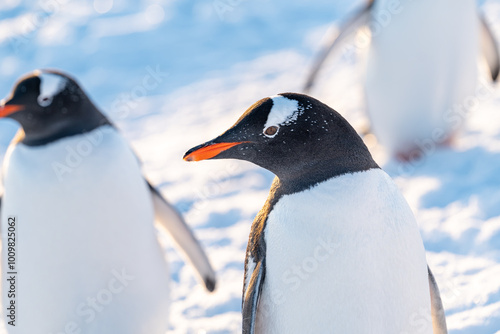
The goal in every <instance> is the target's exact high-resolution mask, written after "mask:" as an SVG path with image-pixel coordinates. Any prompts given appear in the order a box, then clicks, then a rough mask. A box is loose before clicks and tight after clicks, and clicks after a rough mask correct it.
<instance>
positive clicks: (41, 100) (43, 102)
mask: <svg viewBox="0 0 500 334" xmlns="http://www.w3.org/2000/svg"><path fill="white" fill-rule="evenodd" d="M51 103H52V97H49V96H43V97H42V96H38V104H39V105H40V106H41V107H46V106H48V105H50V104H51Z"/></svg>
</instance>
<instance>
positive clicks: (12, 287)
mask: <svg viewBox="0 0 500 334" xmlns="http://www.w3.org/2000/svg"><path fill="white" fill-rule="evenodd" d="M0 117H8V118H10V119H13V120H15V121H17V122H18V123H19V124H20V125H21V128H22V130H20V133H19V134H18V136H17V138H16V139H14V140H13V141H12V143H11V145H10V147H9V149H8V151H7V154H6V157H5V160H4V164H3V184H4V194H3V197H2V202H1V204H2V207H1V211H2V212H1V221H2V246H3V247H2V248H3V249H2V253H3V254H4V255H3V258H2V260H3V261H2V275H3V278H2V282H3V284H2V285H3V288H2V303H3V309H4V311H6V312H7V314H6V316H7V322H8V323H7V325H6V328H7V331H8V333H9V334H15V333H22V334H26V333H47V334H48V333H81V334H96V333H120V334H153V333H156V334H164V333H165V331H166V330H167V329H168V324H167V320H168V309H169V284H168V281H169V272H168V267H167V263H166V262H165V258H164V252H163V251H162V249H161V247H160V244H159V242H158V239H157V235H156V231H155V229H154V226H153V221H154V220H156V221H157V223H159V225H160V226H162V227H164V228H166V229H167V230H168V232H170V234H171V236H172V237H173V239H174V240H175V242H176V243H177V244H178V245H179V246H180V248H181V249H182V250H183V251H184V253H185V254H186V255H187V257H188V259H189V260H190V261H191V263H192V264H193V265H194V267H195V268H196V270H197V273H198V276H199V277H200V279H201V280H202V281H203V283H204V284H205V287H206V288H207V289H208V290H209V291H213V290H214V288H215V274H214V271H213V269H212V267H211V265H210V263H209V261H208V259H207V257H206V255H205V253H204V252H203V250H202V248H201V246H200V244H199V243H198V241H197V240H196V239H195V238H194V236H193V234H192V232H191V230H190V229H189V227H188V226H187V225H186V224H185V222H184V220H183V219H182V217H181V215H179V214H178V213H177V211H176V210H175V209H174V208H173V207H172V206H171V205H170V204H169V203H168V202H167V201H166V200H165V199H163V198H162V196H161V195H160V193H159V192H158V191H157V190H155V188H154V187H153V186H152V185H151V184H150V183H149V182H148V181H147V180H146V179H145V178H144V176H143V175H142V174H141V170H140V164H139V161H138V159H137V158H136V156H135V155H134V153H133V152H132V150H131V149H130V148H129V146H128V144H127V142H126V141H125V139H124V138H123V136H122V135H121V134H120V133H119V132H118V131H117V130H116V129H115V127H114V126H113V125H112V124H111V122H110V121H109V120H108V119H107V118H106V117H105V116H104V115H103V114H102V113H101V112H100V111H99V110H98V109H97V108H96V107H95V105H94V104H93V103H92V101H91V100H90V99H89V98H88V96H87V95H86V94H85V93H84V91H83V90H82V89H81V88H80V86H79V85H78V84H77V82H76V81H75V80H74V79H72V78H71V77H69V76H68V75H66V74H64V73H61V72H57V71H48V70H44V71H36V72H35V73H33V74H30V75H28V76H25V77H23V78H21V79H20V80H19V82H18V83H17V85H16V86H15V88H14V90H13V92H12V94H11V96H10V97H8V98H7V100H6V101H2V103H1V104H0ZM6 254H8V256H9V257H8V258H7V257H6ZM7 259H8V261H7ZM17 317H18V318H19V320H18V319H17Z"/></svg>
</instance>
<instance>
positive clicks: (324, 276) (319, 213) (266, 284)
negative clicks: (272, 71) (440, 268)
mask: <svg viewBox="0 0 500 334" xmlns="http://www.w3.org/2000/svg"><path fill="white" fill-rule="evenodd" d="M227 158H234V159H241V160H247V161H250V162H253V163H255V164H257V165H259V166H261V167H263V168H266V169H268V170H270V171H271V172H273V173H274V174H276V178H275V180H274V182H273V185H272V187H271V191H270V194H269V197H268V200H267V202H266V204H265V205H264V207H263V208H262V209H261V211H260V212H259V214H258V215H257V217H256V218H255V220H254V223H253V224H252V228H251V233H250V238H249V243H248V247H247V254H246V260H245V277H244V288H243V333H245V334H249V333H259V334H260V333H368V332H374V333H401V332H417V330H418V331H420V332H422V333H432V332H433V329H432V326H433V324H432V323H431V321H427V322H426V321H424V322H420V323H418V324H416V323H415V321H414V320H415V319H414V315H415V314H418V315H420V316H423V317H427V318H426V319H430V318H431V314H433V315H434V318H435V321H434V323H435V326H436V328H438V327H439V326H441V329H439V330H437V331H435V332H434V333H446V323H445V320H444V312H442V305H441V303H440V298H439V290H438V289H437V285H436V284H435V281H434V280H433V279H431V278H432V276H431V274H430V270H429V271H428V268H427V264H426V259H425V250H424V247H423V243H422V240H421V237H420V234H419V230H418V227H417V224H416V222H415V218H414V217H413V214H412V212H411V210H410V208H409V207H408V205H407V203H406V201H405V200H404V198H403V197H402V195H401V194H400V192H399V191H398V189H397V187H396V186H395V184H394V183H393V182H392V180H391V179H390V178H389V176H387V174H385V173H384V172H383V171H382V170H381V169H380V168H379V167H378V166H377V164H376V163H375V162H374V161H373V159H372V157H371V155H370V153H369V151H368V149H367V148H366V146H365V145H364V144H363V141H362V140H361V138H360V137H359V136H358V135H357V134H356V132H355V131H354V129H353V128H352V127H351V126H350V125H349V124H348V122H347V121H346V120H345V119H344V118H342V116H340V114H338V113H337V112H335V111H334V110H333V109H331V108H329V107H328V106H326V105H325V104H323V103H321V102H320V101H318V100H315V99H314V98H311V97H309V96H306V95H301V94H294V93H285V94H280V95H277V96H273V97H270V98H265V99H263V100H260V101H258V102H257V103H255V104H254V105H253V106H251V107H250V108H249V109H248V110H247V111H246V112H245V113H244V114H243V115H242V116H241V117H240V119H239V120H238V121H237V122H236V124H234V125H233V126H232V127H231V128H230V129H228V130H227V131H226V132H225V133H223V134H222V135H220V136H219V137H217V138H215V139H214V140H211V141H209V142H207V143H205V144H202V145H199V146H197V147H194V148H192V149H191V150H189V151H188V152H187V153H186V155H185V156H184V159H185V160H187V161H198V160H204V159H227ZM431 295H432V300H433V302H432V303H431ZM417 327H418V328H417ZM443 327H444V328H443Z"/></svg>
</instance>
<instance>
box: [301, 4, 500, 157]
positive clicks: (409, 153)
mask: <svg viewBox="0 0 500 334" xmlns="http://www.w3.org/2000/svg"><path fill="white" fill-rule="evenodd" d="M366 25H368V26H369V27H370V28H371V43H370V47H369V51H368V66H367V75H366V84H365V92H366V104H367V112H368V116H369V119H370V121H371V127H372V130H373V132H374V134H375V135H376V136H377V138H378V140H379V141H380V142H381V143H382V144H383V145H384V146H385V147H386V148H387V149H388V150H389V151H390V153H391V154H392V155H394V156H396V157H398V158H399V159H400V160H410V159H412V158H414V157H415V156H418V155H420V154H421V153H422V151H425V150H426V149H430V148H429V147H431V146H432V147H435V146H439V145H446V144H449V143H450V142H452V141H453V137H454V135H455V134H456V133H457V131H458V130H460V128H461V125H462V123H463V120H464V118H465V116H466V115H465V114H466V112H467V109H469V108H470V104H471V103H470V99H471V98H474V97H476V95H478V93H477V92H476V89H477V88H476V87H477V85H478V60H479V59H480V54H481V52H480V50H482V54H483V55H484V57H485V58H486V60H487V63H488V65H489V69H490V72H491V78H492V79H493V80H494V81H496V79H497V77H498V73H499V54H498V49H497V44H496V42H495V40H494V38H493V35H492V33H491V31H490V30H489V28H488V26H487V24H486V22H485V20H484V18H483V17H482V16H481V15H479V14H478V11H477V8H476V2H475V1H474V0H463V1H454V0H419V1H410V0H401V1H394V0H371V1H368V2H367V3H366V5H365V7H364V8H362V9H361V10H360V11H359V12H358V13H357V14H355V15H354V16H353V17H352V18H351V19H350V20H347V21H346V22H345V23H344V24H342V26H341V29H340V32H335V33H334V34H333V36H330V38H329V39H328V40H329V42H327V44H326V47H325V48H324V49H323V50H322V51H321V52H320V54H319V56H318V58H317V60H316V62H315V64H314V66H313V69H312V71H311V73H310V75H309V77H308V80H307V83H306V85H305V89H304V90H305V91H306V92H310V91H311V89H312V87H313V85H314V82H315V80H316V76H317V74H318V72H319V71H320V69H321V67H322V65H323V63H324V61H325V59H326V58H327V56H328V54H329V53H330V52H331V51H332V50H334V49H336V48H337V47H338V46H339V45H341V44H342V42H344V41H345V40H346V39H348V38H350V37H352V36H353V34H354V33H355V32H356V31H357V30H358V29H359V28H360V27H362V26H366Z"/></svg>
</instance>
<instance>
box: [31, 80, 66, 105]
mask: <svg viewBox="0 0 500 334" xmlns="http://www.w3.org/2000/svg"><path fill="white" fill-rule="evenodd" d="M38 77H39V78H40V80H41V83H40V95H38V104H39V105H40V106H42V107H46V106H48V105H50V104H51V103H52V99H53V98H54V96H56V95H57V94H59V93H60V92H61V91H62V90H63V89H64V88H65V87H66V84H67V82H68V81H67V80H66V79H65V78H64V77H62V76H60V75H57V74H51V73H40V74H39V75H38Z"/></svg>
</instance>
